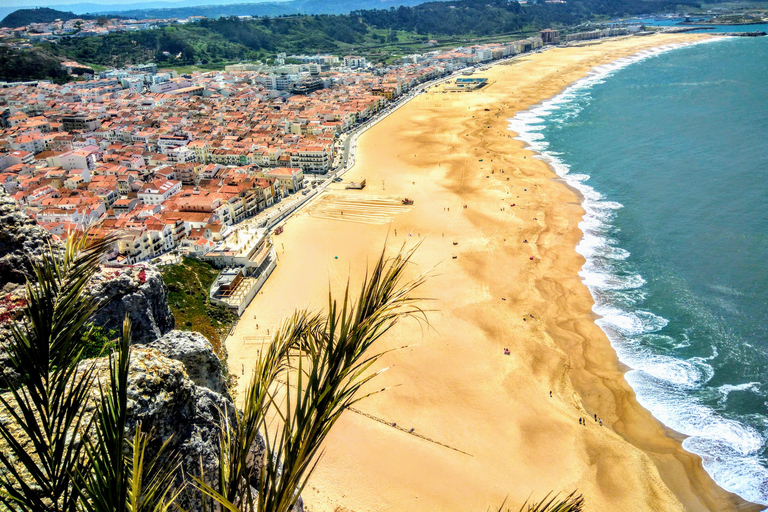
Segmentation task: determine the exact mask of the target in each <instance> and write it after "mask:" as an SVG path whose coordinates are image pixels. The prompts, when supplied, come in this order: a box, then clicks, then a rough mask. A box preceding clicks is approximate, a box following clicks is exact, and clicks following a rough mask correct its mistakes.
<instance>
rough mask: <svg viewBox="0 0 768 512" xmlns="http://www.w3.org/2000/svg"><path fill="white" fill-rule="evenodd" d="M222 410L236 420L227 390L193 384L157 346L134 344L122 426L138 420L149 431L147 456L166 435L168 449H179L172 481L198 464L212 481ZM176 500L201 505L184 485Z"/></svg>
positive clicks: (198, 508) (186, 507)
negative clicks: (177, 469) (177, 470)
mask: <svg viewBox="0 0 768 512" xmlns="http://www.w3.org/2000/svg"><path fill="white" fill-rule="evenodd" d="M222 414H226V415H227V416H228V418H227V421H229V423H230V424H231V425H233V424H234V422H235V421H236V419H235V406H234V404H233V403H232V400H231V399H230V398H229V397H228V396H223V395H220V394H219V393H215V392H213V391H212V390H210V389H208V388H206V387H201V386H197V385H196V384H195V383H194V382H193V381H192V379H190V378H189V376H188V375H187V373H186V371H185V366H184V364H183V363H182V362H181V361H178V360H175V359H171V358H168V357H166V356H165V354H163V353H162V352H161V351H160V350H158V349H156V348H150V347H139V346H134V347H133V349H132V352H131V364H130V374H129V378H128V417H129V420H128V429H129V432H130V434H131V435H133V433H134V432H135V428H136V425H137V424H138V423H139V422H141V426H142V431H144V432H152V434H153V435H154V436H155V439H154V441H153V442H152V443H150V448H149V452H150V453H149V454H148V455H149V456H154V454H155V453H157V449H158V448H159V447H160V445H161V444H162V443H163V442H165V441H167V440H169V439H170V444H169V447H170V450H171V451H173V452H176V453H179V454H180V457H181V469H182V471H181V472H180V473H179V474H178V475H177V481H176V483H177V484H179V483H181V482H182V481H183V479H184V475H187V482H191V479H190V477H191V476H197V477H199V476H200V470H201V467H202V469H203V473H204V478H205V480H206V481H208V482H212V481H215V480H214V479H215V478H216V477H217V475H218V467H219V455H220V451H219V446H220V445H219V435H220V428H221V425H222V423H223V417H222ZM179 505H180V506H181V507H182V508H183V509H184V510H188V511H195V512H198V511H201V510H202V508H201V507H202V506H201V497H200V495H199V492H197V491H196V490H194V488H193V487H191V486H188V488H187V490H186V491H185V492H184V493H183V494H182V496H180V503H179Z"/></svg>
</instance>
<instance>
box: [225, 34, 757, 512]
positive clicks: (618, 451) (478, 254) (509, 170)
mask: <svg viewBox="0 0 768 512" xmlns="http://www.w3.org/2000/svg"><path fill="white" fill-rule="evenodd" d="M704 37H708V36H704V35H689V34H686V35H672V34H668V35H654V36H648V37H642V38H640V37H634V38H632V37H629V38H623V39H616V40H610V41H606V42H603V43H599V44H590V45H585V46H581V47H571V48H555V49H552V50H549V51H546V52H543V53H539V54H531V55H527V56H524V57H522V58H519V59H516V60H514V61H510V62H507V63H505V64H501V65H497V66H494V67H492V68H491V69H490V70H488V71H483V72H476V73H475V74H476V75H477V76H482V77H487V78H488V79H489V82H490V85H488V86H486V87H485V88H483V89H481V90H479V91H475V92H471V93H443V92H441V91H440V89H439V88H437V87H433V88H430V89H429V90H428V91H427V92H426V93H424V94H420V95H418V96H416V97H415V98H413V99H412V100H411V101H410V102H408V103H407V104H406V105H404V106H403V107H402V108H399V109H398V110H396V111H395V112H393V113H392V114H391V115H390V116H388V117H387V118H385V119H384V120H382V121H381V122H379V123H378V124H377V125H375V126H373V127H372V128H371V129H369V130H368V131H367V132H365V133H364V134H363V135H361V136H360V137H359V138H358V141H357V149H356V154H355V166H354V167H353V168H352V169H351V170H350V171H349V172H348V173H347V174H346V175H345V176H344V178H345V180H352V181H359V180H362V179H365V180H366V181H367V187H366V188H365V189H364V190H362V191H358V190H343V187H342V186H340V185H338V184H334V185H332V186H330V187H329V188H328V190H327V191H325V192H324V193H323V195H321V196H320V197H319V198H318V199H316V200H315V201H313V202H312V203H311V204H309V205H308V206H306V207H304V208H303V209H302V210H300V211H299V212H297V213H296V214H294V216H292V217H291V218H289V219H288V220H287V221H286V222H285V231H284V232H283V234H281V235H279V236H276V237H275V248H276V249H277V253H278V258H279V264H278V266H277V268H276V270H275V271H274V273H273V274H272V276H271V277H270V279H269V281H267V283H266V284H265V285H264V287H263V288H262V291H261V292H260V293H259V295H257V296H256V298H255V299H254V300H253V302H252V303H251V305H250V306H249V308H248V309H247V310H246V312H245V314H244V315H243V317H242V318H241V320H240V322H239V323H238V325H237V328H236V329H235V331H234V332H233V334H232V335H231V336H230V337H229V338H228V339H227V342H226V343H227V350H228V353H229V366H230V368H232V369H237V371H238V374H240V373H241V372H240V370H241V368H244V374H245V376H244V377H241V378H240V382H239V385H240V389H241V390H242V388H243V386H244V385H245V383H246V381H247V379H248V376H249V375H250V371H251V369H252V363H253V361H254V359H255V357H256V355H257V351H258V350H260V348H261V344H262V343H264V342H265V341H266V340H268V339H269V334H271V333H274V329H275V328H277V327H278V326H279V325H280V323H281V321H282V320H283V319H284V318H286V317H287V316H288V315H290V314H291V312H292V311H293V310H294V309H296V308H300V307H310V308H315V309H320V308H324V307H326V306H327V304H326V302H327V298H328V288H329V286H330V288H331V289H332V290H333V291H334V293H336V294H337V296H339V297H341V294H342V293H343V288H344V286H345V285H346V283H347V279H348V278H349V279H351V284H352V288H353V290H354V291H353V293H356V292H357V289H358V286H359V284H360V282H361V281H362V279H363V277H364V274H365V271H366V267H367V266H368V265H370V264H371V263H373V262H374V261H375V260H376V258H377V257H378V255H379V253H380V252H381V250H382V249H383V248H384V247H385V245H386V248H387V251H388V252H389V253H390V254H393V253H395V252H396V251H397V250H398V249H399V248H400V247H401V246H402V245H403V244H405V245H406V247H412V246H413V245H414V244H416V243H421V246H420V247H419V249H418V251H417V252H416V254H415V256H414V259H413V268H412V274H413V275H414V276H416V275H418V274H420V273H422V272H424V271H428V270H430V269H432V272H433V274H434V276H433V277H432V278H431V279H429V281H428V282H427V284H426V285H425V286H424V287H423V288H422V289H420V296H423V297H428V298H431V299H433V300H431V301H429V302H425V304H424V307H426V308H428V309H433V311H432V312H430V313H429V321H430V325H429V326H425V325H424V324H419V323H418V322H416V321H405V322H402V323H401V324H398V326H396V327H395V328H394V329H393V330H392V331H391V332H390V333H389V334H388V335H387V336H386V337H385V338H384V339H382V340H381V341H380V342H378V347H376V348H377V349H379V350H387V349H392V348H399V347H407V348H401V349H399V350H396V351H393V352H391V353H389V354H387V355H386V356H385V357H384V358H383V359H382V360H381V361H380V365H379V366H380V367H389V370H388V371H386V372H384V373H383V374H381V375H380V376H379V377H377V378H376V379H375V380H374V382H373V388H372V389H379V388H384V387H389V386H394V387H393V388H392V389H388V390H387V391H386V392H384V393H380V394H377V395H375V396H373V397H371V398H369V399H367V400H365V401H363V402H361V403H359V404H357V405H356V406H355V410H354V411H349V412H347V413H346V414H345V415H344V416H343V417H342V418H341V420H340V421H339V423H338V424H337V426H336V429H335V430H334V431H333V432H332V434H331V435H330V437H329V439H328V442H327V445H326V449H325V454H324V457H323V460H322V461H321V463H320V465H319V466H318V469H317V472H316V473H315V475H314V477H313V479H312V480H311V482H310V485H309V486H308V487H307V488H306V489H305V491H304V493H303V496H304V499H305V504H306V509H307V510H308V511H310V512H335V511H342V512H344V511H347V512H374V511H376V512H378V511H395V512H422V511H423V512H435V511H446V512H453V511H456V512H459V511H461V512H469V511H478V512H482V511H486V510H488V509H489V508H490V509H491V510H497V509H498V507H499V506H500V505H501V503H502V502H503V501H504V500H505V498H506V499H507V504H508V505H510V508H511V509H513V510H517V509H518V508H519V505H520V504H521V503H522V502H523V501H525V499H526V498H528V497H529V496H532V497H533V498H534V499H541V498H543V497H544V496H545V495H546V494H547V493H548V492H550V491H552V490H554V491H556V492H565V493H569V492H571V491H572V490H575V489H578V491H579V492H581V493H583V494H584V496H585V498H586V499H587V510H595V511H603V510H605V511H607V510H610V511H627V512H630V511H631V512H638V511H683V510H686V511H728V510H750V511H751V510H759V509H760V508H759V507H757V506H753V505H751V504H748V503H745V502H743V501H742V500H741V499H739V498H738V497H736V496H734V495H732V494H729V493H727V492H725V491H723V490H722V489H720V488H719V487H717V486H716V485H715V484H714V483H713V481H712V480H711V478H710V477H709V476H708V475H707V474H706V472H705V471H704V470H703V468H702V465H701V461H700V460H699V459H698V457H696V456H693V455H691V454H689V453H687V452H685V451H684V450H683V449H682V447H681V440H682V439H681V438H680V436H678V435H676V434H675V433H673V432H670V431H669V430H668V429H666V428H664V427H663V426H662V425H661V424H660V423H659V422H657V421H656V420H654V419H653V418H652V417H651V415H650V414H649V413H648V412H647V411H645V410H644V409H643V408H642V407H640V406H639V404H638V403H637V401H636V400H635V398H634V393H633V392H632V390H631V388H630V387H629V385H628V384H627V383H626V381H625V380H624V379H623V370H622V369H621V368H620V367H619V364H618V361H617V359H616V355H615V353H614V351H613V349H612V348H611V346H610V344H609V342H608V340H607V338H606V337H605V335H604V334H603V332H602V331H601V330H600V329H599V328H598V327H597V325H596V324H595V323H594V318H593V314H592V312H591V306H592V303H593V302H592V298H591V296H590V294H589V291H588V290H587V288H586V287H585V286H584V285H583V284H582V283H581V281H580V279H579V276H578V271H579V269H580V268H581V265H582V264H583V258H582V257H581V256H580V255H578V254H577V253H576V251H575V246H576V244H577V242H578V241H579V239H580V237H581V232H580V230H579V229H578V222H579V220H580V219H581V216H582V214H583V210H582V208H581V206H580V203H579V198H578V197H577V196H576V195H575V193H574V192H573V191H572V190H570V189H569V188H567V187H566V186H565V185H563V184H562V182H561V181H560V180H559V179H558V178H557V176H556V175H555V174H554V173H553V172H552V171H551V170H550V169H549V168H548V167H547V166H546V165H545V164H544V163H543V162H541V161H540V160H537V159H535V158H533V153H532V152H530V151H529V150H526V149H525V148H524V147H523V144H522V143H521V142H519V141H516V140H514V138H513V137H514V134H513V133H511V132H509V131H508V130H507V120H508V119H509V118H511V117H512V116H514V115H515V113H516V112H518V111H520V110H523V109H526V108H528V107H530V106H531V105H533V104H535V103H537V102H540V101H541V100H544V99H546V98H549V97H551V96H553V95H555V94H557V93H558V92H560V91H561V90H562V89H563V88H564V87H565V86H567V85H568V84H569V83H572V82H573V81H575V80H578V79H580V78H582V77H584V76H585V75H586V74H587V73H588V72H589V70H590V69H592V68H594V67H596V66H599V65H601V64H606V63H609V62H612V61H614V60H616V59H619V58H622V57H626V56H629V55H632V54H635V53H637V52H639V51H642V50H643V49H648V48H652V47H657V46H663V45H667V44H676V43H683V42H690V41H696V40H699V39H701V38H704ZM606 151H610V141H606ZM406 197H407V198H410V199H413V201H414V203H413V205H403V204H402V201H401V200H402V199H403V198H406ZM267 330H269V332H267ZM505 348H508V349H509V355H505V351H504V349H505ZM550 392H551V393H550ZM550 394H551V396H550ZM595 416H597V417H598V418H600V419H602V426H600V423H598V422H596V421H595V420H594V417H595Z"/></svg>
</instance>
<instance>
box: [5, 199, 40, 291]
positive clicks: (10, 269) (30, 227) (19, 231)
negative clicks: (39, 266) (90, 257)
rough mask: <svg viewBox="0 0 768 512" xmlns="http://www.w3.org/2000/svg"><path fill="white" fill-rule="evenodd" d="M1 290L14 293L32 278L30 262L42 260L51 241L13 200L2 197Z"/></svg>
mask: <svg viewBox="0 0 768 512" xmlns="http://www.w3.org/2000/svg"><path fill="white" fill-rule="evenodd" d="M0 226H1V228H0V287H2V290H3V292H5V293H8V292H12V291H13V289H14V288H16V286H15V285H20V284H24V282H25V281H26V278H27V277H28V276H30V275H31V267H30V263H29V262H30V258H32V257H35V256H39V255H40V253H41V252H42V250H43V249H44V248H45V247H46V246H47V244H49V243H51V241H52V237H51V235H50V234H49V233H48V231H46V230H44V229H43V228H41V227H40V226H38V225H37V223H35V221H34V220H32V219H30V218H29V217H28V216H27V214H26V213H24V212H22V211H21V209H20V208H19V206H18V205H17V204H16V201H14V200H13V199H12V198H11V197H10V196H0Z"/></svg>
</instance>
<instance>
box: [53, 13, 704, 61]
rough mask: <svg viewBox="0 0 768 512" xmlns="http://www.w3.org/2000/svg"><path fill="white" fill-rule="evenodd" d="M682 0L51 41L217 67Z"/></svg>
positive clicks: (364, 50) (250, 24) (117, 56)
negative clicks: (281, 53) (280, 56)
mask: <svg viewBox="0 0 768 512" xmlns="http://www.w3.org/2000/svg"><path fill="white" fill-rule="evenodd" d="M355 1H357V0H355ZM683 1H687V2H691V3H689V4H688V5H689V6H691V5H697V4H693V3H692V0H678V1H674V0H672V1H667V0H657V1H646V0H572V1H570V2H568V3H567V4H546V3H539V4H529V5H526V6H522V5H520V4H518V3H517V2H508V1H507V0H459V1H456V2H430V3H423V4H420V5H416V6H412V7H404V6H401V7H398V8H392V9H375V10H359V11H353V12H352V13H350V14H348V15H301V16H290V17H277V18H268V17H262V18H254V19H242V18H238V17H234V16H232V17H227V18H218V19H203V20H201V21H200V22H199V23H190V24H183V25H176V26H170V27H164V28H161V29H158V30H146V31H140V32H132V33H130V34H128V33H122V34H110V35H106V36H99V37H88V38H65V39H63V40H61V41H60V42H59V43H58V44H55V45H47V50H48V51H50V52H51V53H52V54H54V55H57V56H58V57H60V58H62V59H74V60H77V61H78V62H83V63H88V64H97V65H102V66H122V65H125V64H135V63H141V62H147V61H155V62H157V63H158V64H160V65H163V66H184V65H191V64H198V65H205V66H210V65H214V66H215V65H221V64H223V63H226V62H232V61H242V60H267V59H269V58H270V57H272V56H273V55H274V54H275V53H276V52H286V53H312V52H318V51H322V52H331V53H335V54H342V53H361V54H364V55H369V56H370V55H378V56H379V58H382V59H383V58H386V57H388V56H389V55H390V54H391V53H395V54H398V53H399V54H403V53H412V52H416V51H422V50H423V49H424V48H425V46H424V43H426V42H427V40H428V39H430V38H438V40H439V42H441V43H444V44H452V43H455V42H456V39H457V38H461V39H472V38H478V37H491V36H501V35H505V36H509V35H513V36H518V35H524V34H530V33H532V32H535V31H538V30H540V29H543V28H546V27H556V28H561V27H565V26H573V25H577V24H579V23H583V22H586V21H590V20H594V19H606V18H607V17H613V16H621V15H632V14H641V13H653V12H668V11H674V10H675V9H676V7H677V6H678V5H679V4H680V3H681V2H683Z"/></svg>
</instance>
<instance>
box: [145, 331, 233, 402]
mask: <svg viewBox="0 0 768 512" xmlns="http://www.w3.org/2000/svg"><path fill="white" fill-rule="evenodd" d="M147 347H148V348H155V349H157V350H159V351H160V352H162V353H163V355H165V356H166V357H168V358H170V359H175V360H177V361H181V362H182V363H183V364H184V368H185V369H186V371H187V375H189V378H190V379H192V382H194V383H195V384H196V385H197V386H201V387H204V388H208V389H210V390H211V391H213V392H214V393H218V394H220V395H223V396H225V397H229V390H228V389H227V382H226V373H225V371H224V365H223V364H222V363H221V360H220V359H219V358H218V357H217V356H216V354H215V353H214V351H213V346H212V345H211V343H210V342H209V341H208V340H207V339H206V338H205V336H203V335H202V334H200V333H199V332H189V331H171V332H169V333H166V334H165V335H164V336H163V337H162V338H160V339H158V340H155V341H153V342H152V343H150V344H148V345H147Z"/></svg>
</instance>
